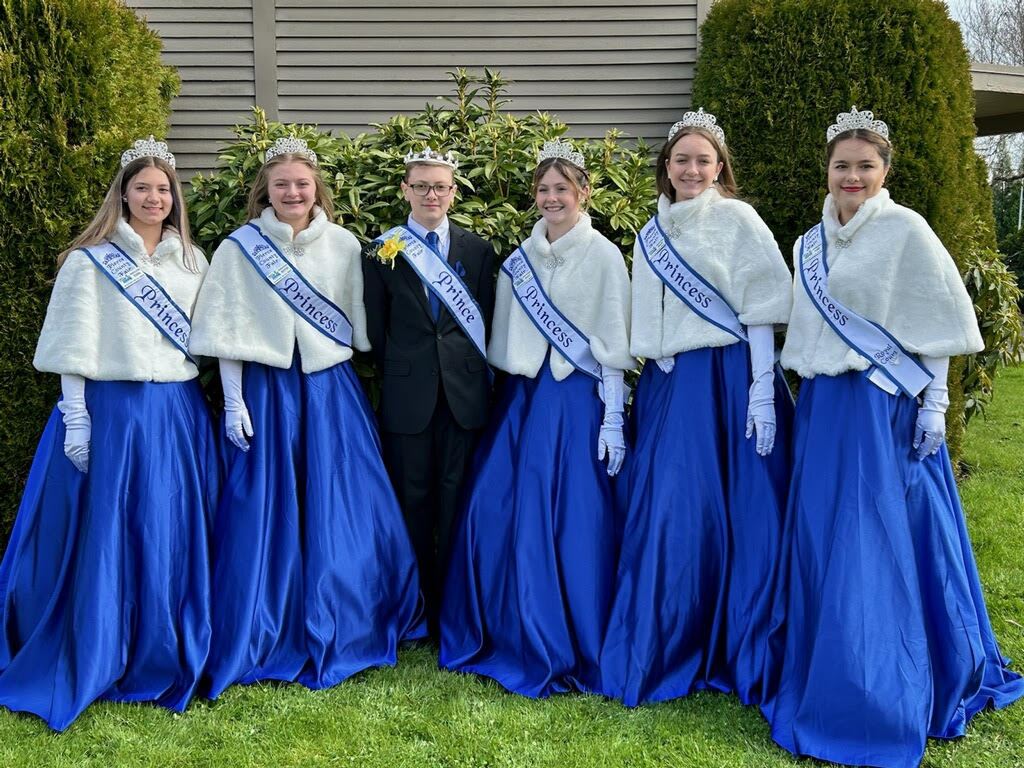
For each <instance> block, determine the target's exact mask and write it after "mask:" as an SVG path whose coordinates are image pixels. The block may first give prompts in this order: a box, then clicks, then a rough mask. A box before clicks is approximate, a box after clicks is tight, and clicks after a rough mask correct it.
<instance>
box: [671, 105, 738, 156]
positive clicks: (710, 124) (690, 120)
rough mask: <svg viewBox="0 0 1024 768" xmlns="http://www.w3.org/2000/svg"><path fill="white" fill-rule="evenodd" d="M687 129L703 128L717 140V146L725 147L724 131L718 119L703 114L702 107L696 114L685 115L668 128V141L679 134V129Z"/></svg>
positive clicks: (708, 114)
mask: <svg viewBox="0 0 1024 768" xmlns="http://www.w3.org/2000/svg"><path fill="white" fill-rule="evenodd" d="M688 127H693V128H703V129H704V130H705V131H708V132H709V133H710V134H711V135H712V136H714V137H715V138H716V139H718V143H719V144H721V145H722V146H723V147H724V146H725V131H723V130H722V128H721V126H720V125H718V118H717V117H715V116H714V115H712V114H711V113H710V112H705V111H704V108H703V107H701V108H700V109H698V110H697V111H696V112H687V113H685V114H684V115H683V119H682V120H680V121H679V122H678V123H676V124H675V125H673V126H672V127H671V128H669V129H668V141H672V137H673V136H675V135H676V134H677V133H679V131H680V130H681V129H683V128H688Z"/></svg>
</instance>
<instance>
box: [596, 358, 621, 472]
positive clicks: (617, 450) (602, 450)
mask: <svg viewBox="0 0 1024 768" xmlns="http://www.w3.org/2000/svg"><path fill="white" fill-rule="evenodd" d="M601 380H602V384H603V388H604V392H603V394H604V421H603V422H601V431H600V433H598V437H597V460H598V461H604V457H605V455H607V456H608V476H609V477H614V476H615V475H617V474H619V470H620V469H622V462H623V461H625V459H626V438H625V437H624V436H623V434H622V424H623V419H622V404H623V400H624V399H625V384H624V382H623V380H622V371H617V370H615V369H612V368H604V369H603V371H602V373H601Z"/></svg>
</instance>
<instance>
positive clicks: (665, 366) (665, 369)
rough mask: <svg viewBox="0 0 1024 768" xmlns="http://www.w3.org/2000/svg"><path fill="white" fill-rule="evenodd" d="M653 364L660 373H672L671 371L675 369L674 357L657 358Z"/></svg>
mask: <svg viewBox="0 0 1024 768" xmlns="http://www.w3.org/2000/svg"><path fill="white" fill-rule="evenodd" d="M654 362H655V363H657V364H658V367H659V368H661V372H662V373H672V369H673V368H675V367H676V359H675V357H659V358H657V359H656V360H655V361H654Z"/></svg>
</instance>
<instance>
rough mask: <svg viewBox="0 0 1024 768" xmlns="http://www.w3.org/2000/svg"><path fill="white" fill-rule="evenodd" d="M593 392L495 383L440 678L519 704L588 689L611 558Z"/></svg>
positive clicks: (451, 575)
mask: <svg viewBox="0 0 1024 768" xmlns="http://www.w3.org/2000/svg"><path fill="white" fill-rule="evenodd" d="M596 389H597V388H596V385H595V383H594V381H593V379H590V378H588V377H587V376H585V375H583V374H581V373H579V372H575V373H572V374H570V375H569V377H568V378H566V379H565V380H563V381H561V382H558V381H555V380H554V378H553V376H552V374H551V367H550V366H549V365H544V366H542V367H541V370H540V373H538V375H537V378H536V379H531V378H527V377H525V376H512V377H510V378H509V379H508V380H507V381H506V384H505V388H504V390H503V393H502V397H501V401H500V403H499V405H498V407H497V408H496V410H495V415H494V416H493V417H492V423H491V425H490V426H489V428H488V429H487V431H486V432H485V436H484V437H483V439H482V441H481V444H480V446H479V447H478V449H477V454H476V458H475V470H474V472H473V475H472V477H473V479H472V485H471V486H470V488H469V489H468V492H467V497H466V503H465V505H464V510H463V515H462V517H461V519H460V520H459V521H458V522H457V524H456V532H455V535H454V539H453V542H452V550H451V553H452V554H451V561H450V565H449V570H448V579H447V584H446V589H445V594H444V602H443V604H442V608H441V652H440V664H441V666H442V667H443V668H446V669H449V670H452V671H458V672H474V673H476V674H480V675H485V676H487V677H490V678H493V679H494V680H496V681H497V682H498V683H500V684H501V685H502V686H504V687H505V688H507V689H508V690H509V691H512V692H513V693H519V694H522V695H524V696H530V697H545V696H549V695H550V694H552V693H558V692H563V691H569V690H583V691H588V690H591V689H593V688H594V687H595V686H596V684H597V682H598V667H597V662H598V654H599V652H600V647H601V637H602V635H603V633H604V627H605V621H606V618H607V615H608V609H609V607H610V605H611V595H612V592H611V590H612V579H613V577H614V568H615V555H616V549H617V546H616V537H615V528H616V525H615V518H614V506H613V499H612V489H611V482H610V480H609V477H608V474H607V471H606V468H605V464H604V462H598V461H597V458H596V455H597V436H598V431H599V429H600V426H601V418H602V413H603V406H602V404H601V401H600V400H599V399H598V396H597V392H596ZM626 460H627V462H628V461H629V459H628V457H627V459H626Z"/></svg>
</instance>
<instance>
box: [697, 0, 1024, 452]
mask: <svg viewBox="0 0 1024 768" xmlns="http://www.w3.org/2000/svg"><path fill="white" fill-rule="evenodd" d="M693 103H694V104H695V105H700V106H702V107H704V109H706V110H707V111H709V112H712V113H714V114H716V115H717V116H718V120H719V123H720V124H721V125H722V126H723V127H724V128H725V131H726V135H727V138H728V141H729V147H730V149H731V151H732V152H733V154H734V156H735V161H736V171H737V176H738V180H739V183H740V186H741V187H742V188H743V192H744V194H745V195H746V196H747V198H748V199H750V200H751V202H753V203H754V205H755V206H756V207H757V209H758V211H759V212H760V213H761V215H762V216H763V217H764V219H765V221H766V222H767V223H768V225H769V226H770V227H771V229H772V231H773V232H774V233H775V235H776V237H777V238H778V240H779V244H780V246H781V248H782V251H783V253H784V254H789V253H790V252H791V247H792V244H793V241H794V239H795V238H796V237H797V236H798V235H800V234H801V233H802V232H804V231H806V230H807V228H809V227H810V226H811V225H812V224H813V223H814V221H815V220H816V219H818V218H819V217H820V214H821V204H822V200H823V199H824V197H825V194H826V191H827V189H826V182H825V170H826V162H825V129H826V128H827V127H828V126H829V125H830V124H831V123H833V122H834V121H835V116H836V114H837V113H838V112H841V111H846V110H849V109H850V106H851V105H853V104H855V105H857V107H858V108H860V109H870V110H872V111H874V113H875V116H876V117H877V118H880V119H882V120H885V121H886V122H887V123H888V124H889V128H890V131H891V137H892V139H893V143H894V145H895V156H894V159H893V165H892V169H891V171H890V174H889V178H888V182H887V186H888V188H889V189H890V191H891V193H892V196H893V199H894V200H895V201H896V202H898V203H901V204H902V205H906V206H908V207H910V208H913V209H914V210H916V211H918V212H919V213H921V214H922V215H923V216H924V217H925V218H926V219H927V220H928V222H929V223H930V224H931V226H932V227H933V228H934V229H935V231H936V233H937V234H938V235H939V237H940V238H941V239H942V241H943V243H945V245H946V247H947V248H948V249H949V250H950V252H951V254H952V255H953V258H954V260H956V262H957V265H958V266H959V267H960V269H961V271H962V272H964V273H967V272H968V271H969V270H972V269H974V268H975V267H977V268H978V269H979V270H980V273H981V274H983V275H984V278H983V281H984V280H995V281H997V282H998V281H1000V280H1005V278H1004V277H1003V276H1002V274H1003V272H1005V270H1004V271H1003V272H1000V267H1001V265H1000V264H999V263H998V255H997V254H996V253H995V251H994V250H993V249H994V246H995V229H994V220H993V216H992V203H991V197H990V193H989V190H988V186H987V184H986V176H985V168H984V163H983V161H982V160H981V158H979V157H978V156H977V154H976V153H975V152H974V149H973V139H974V135H975V129H974V98H973V91H972V86H971V75H970V64H969V61H968V56H967V51H966V49H965V48H964V45H963V42H962V40H961V36H960V29H959V27H958V26H957V24H956V23H955V22H953V21H952V20H951V19H950V17H949V14H948V11H947V9H946V6H945V4H944V3H942V2H940V1H939V0H720V1H719V2H717V3H715V5H714V6H712V8H711V11H710V12H709V14H708V17H707V20H706V22H705V23H704V26H703V27H702V30H701V51H700V58H699V59H698V62H697V74H696V78H695V80H694V94H693ZM969 287H971V288H973V289H974V290H972V296H975V301H976V306H978V307H979V308H980V313H979V314H980V315H981V320H982V330H983V334H984V335H986V342H987V344H988V346H989V348H990V352H989V353H988V354H989V356H988V357H984V358H982V359H981V360H980V363H979V360H973V361H965V360H963V359H958V360H956V361H954V365H953V368H952V370H951V373H950V384H951V386H950V395H951V400H952V404H951V408H950V415H951V416H952V418H949V419H948V422H949V442H950V446H951V450H952V451H953V454H954V456H958V455H959V453H960V445H961V441H962V438H963V427H964V420H963V419H961V418H957V415H959V414H963V413H965V406H966V405H968V404H969V405H970V406H971V407H972V409H973V408H975V407H976V406H977V405H979V404H980V402H981V399H982V398H983V397H984V396H985V391H984V387H985V386H988V387H989V390H990V387H991V375H990V374H991V370H990V369H992V368H994V367H995V365H996V363H997V362H998V358H999V357H1000V353H1001V351H1005V349H1006V348H1007V347H1008V345H1010V344H1011V337H1012V336H1013V334H1014V333H1016V334H1017V337H1018V338H1019V333H1020V318H1019V316H1015V315H1014V314H1012V313H1011V314H1008V315H1006V316H1005V317H1003V318H1002V319H1000V318H999V317H997V315H998V313H999V312H1001V311H1003V310H1004V309H1005V308H1004V307H992V306H988V305H987V304H986V301H987V294H988V293H991V291H987V290H986V288H987V286H986V285H984V284H982V285H980V286H971V285H969ZM979 289H980V290H979ZM997 293H998V292H997ZM978 296H980V297H981V298H980V299H979V298H978ZM989 316H991V322H990V317H989ZM1001 320H1005V322H1002V321H1001ZM1014 323H1016V325H1015V326H1014ZM979 364H980V369H979ZM965 365H966V366H967V368H966V369H965ZM986 366H988V367H986ZM965 380H966V381H967V382H968V387H969V389H970V394H971V398H970V401H969V403H968V402H967V401H965V397H964V388H963V386H962V384H963V382H964V381H965Z"/></svg>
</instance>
